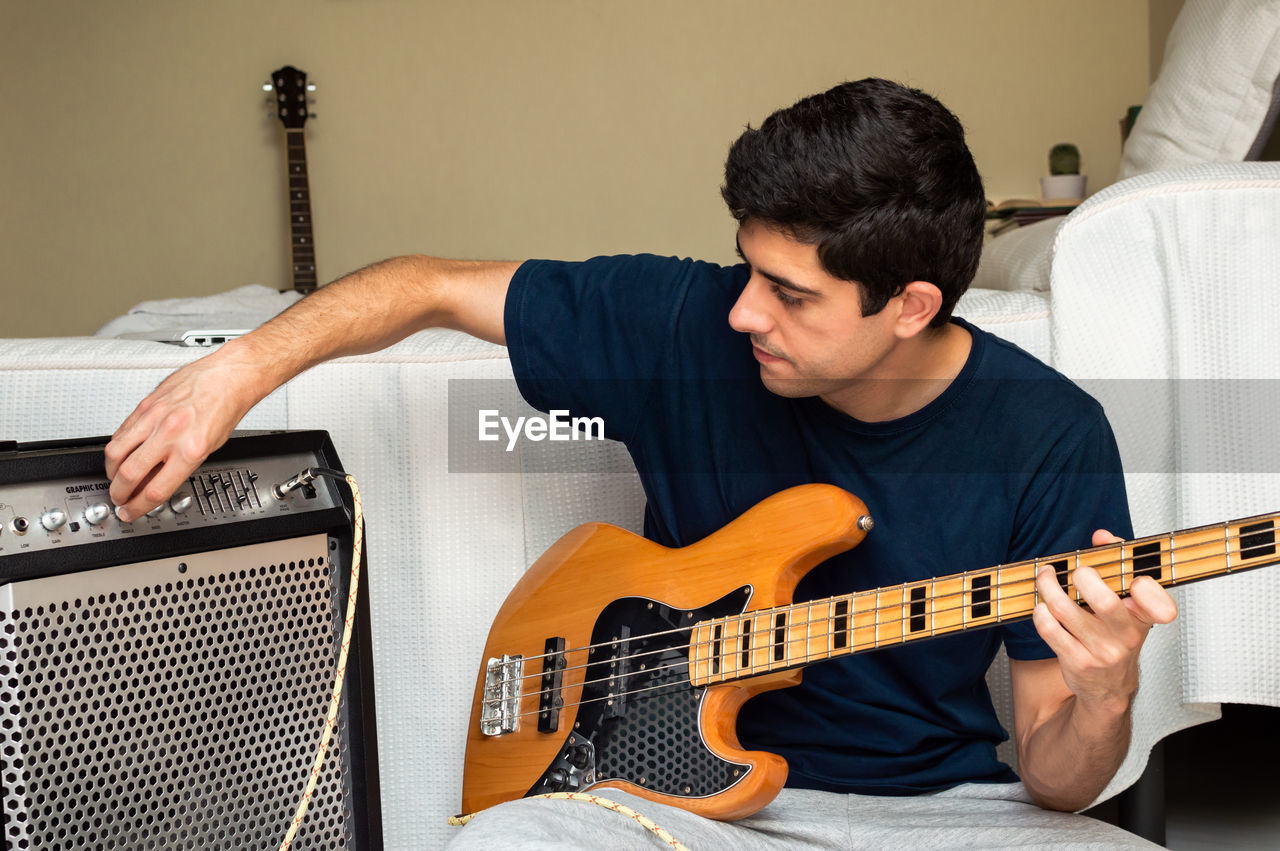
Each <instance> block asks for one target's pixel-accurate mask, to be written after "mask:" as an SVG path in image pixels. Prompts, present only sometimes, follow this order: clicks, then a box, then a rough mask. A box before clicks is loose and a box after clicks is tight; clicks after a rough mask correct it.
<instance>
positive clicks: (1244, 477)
mask: <svg viewBox="0 0 1280 851" xmlns="http://www.w3.org/2000/svg"><path fill="white" fill-rule="evenodd" d="M1033 227H1034V228H1035V229H1034V230H1033V229H1032V228H1027V229H1025V230H1027V231H1029V232H1028V233H1025V234H1023V235H1022V236H1021V238H1020V240H1019V241H1018V242H1014V243H1008V244H1003V245H1002V244H1000V241H1001V240H1004V239H1006V237H1004V236H1002V237H999V238H998V239H997V240H996V241H995V242H994V243H993V244H992V245H989V246H988V250H987V253H986V256H984V261H983V265H984V267H985V268H984V270H983V272H982V273H981V274H980V276H979V281H980V282H982V283H987V284H990V285H996V286H1027V287H1032V288H1034V289H1032V290H1029V291H1027V294H1034V295H1037V296H1042V297H1046V298H1047V299H1048V303H1049V308H1050V311H1049V317H1050V320H1049V322H1050V328H1051V356H1050V358H1049V361H1050V363H1051V364H1052V365H1053V366H1054V367H1055V368H1057V369H1058V370H1059V371H1061V372H1063V373H1065V374H1066V375H1067V376H1068V377H1070V378H1072V379H1074V380H1076V381H1077V382H1078V383H1079V384H1081V385H1082V386H1084V387H1085V389H1087V390H1088V391H1089V392H1091V393H1092V394H1093V395H1094V396H1096V397H1097V398H1099V399H1100V400H1101V401H1102V402H1103V404H1104V406H1105V407H1106V409H1107V413H1108V417H1109V418H1110V420H1111V423H1112V426H1113V428H1114V429H1115V432H1116V437H1117V440H1118V442H1119V444H1120V451H1121V457H1122V458H1123V460H1124V465H1125V470H1126V483H1127V485H1128V489H1129V503H1130V508H1131V510H1132V513H1133V522H1134V529H1135V531H1136V533H1137V534H1138V535H1148V534H1156V533H1159V532H1163V531H1168V530H1172V529H1181V528H1188V527H1192V526H1197V525H1202V524H1206V523H1214V522H1220V521H1223V520H1228V519H1235V518H1239V517H1246V516H1250V515H1253V514H1258V513H1262V512H1269V511H1276V510H1280V445H1278V444H1277V441H1276V439H1275V437H1276V434H1277V430H1276V425H1277V423H1278V422H1280V383H1278V382H1277V381H1276V379H1278V378H1280V163H1258V162H1254V163H1211V164H1203V165H1198V166H1191V167H1185V168H1181V169H1178V170H1174V171H1166V172H1153V173H1150V174H1145V175H1140V176H1138V177H1134V178H1130V179H1128V180H1124V181H1121V182H1120V183H1117V184H1115V185H1113V186H1110V187H1108V188H1107V189H1104V190H1103V191H1101V192H1099V193H1097V194H1096V195H1094V196H1093V197H1091V198H1090V199H1089V200H1088V201H1086V202H1085V203H1084V204H1082V205H1081V206H1080V207H1079V208H1077V209H1076V210H1075V211H1074V212H1073V213H1072V214H1071V215H1070V216H1068V217H1066V218H1065V219H1061V220H1056V221H1054V222H1045V223H1041V224H1039V225H1036V226H1033ZM1013 235H1016V232H1015V234H1013ZM1011 236H1012V235H1011ZM993 249H995V250H993ZM1002 277H1003V282H1002V281H1001V278H1002ZM1015 291H1016V290H1015ZM1173 593H1174V596H1175V598H1177V599H1178V601H1179V604H1180V606H1181V616H1180V617H1179V619H1178V621H1177V622H1176V623H1175V624H1174V625H1173V626H1169V627H1158V628H1156V629H1155V630H1154V631H1153V632H1152V633H1151V636H1150V637H1149V638H1148V641H1147V644H1146V646H1145V647H1144V648H1143V655H1142V660H1141V662H1142V680H1141V683H1142V684H1141V688H1140V691H1139V694H1138V700H1137V703H1136V705H1135V709H1134V732H1133V742H1132V745H1131V747H1130V750H1129V756H1128V759H1126V761H1125V763H1124V765H1123V766H1121V768H1120V770H1119V772H1118V773H1117V775H1116V777H1115V779H1114V780H1113V782H1112V783H1111V785H1110V786H1109V787H1108V789H1107V791H1106V792H1104V793H1103V796H1102V797H1104V798H1105V797H1109V796H1110V795H1112V794H1114V793H1116V792H1118V791H1120V790H1122V789H1124V788H1125V787H1127V786H1128V785H1130V784H1131V783H1133V782H1134V780H1136V779H1137V777H1138V776H1139V775H1140V774H1141V772H1142V769H1143V768H1144V766H1145V764H1146V760H1147V756H1148V754H1149V752H1150V749H1151V747H1152V746H1153V745H1154V744H1155V743H1156V742H1158V741H1159V740H1160V739H1161V738H1163V737H1165V736H1167V735H1168V734H1169V733H1172V732H1174V731H1175V730H1178V729H1181V728H1183V727H1186V726H1190V725H1193V724H1197V723H1201V722H1204V721H1209V720H1213V719H1214V718H1216V717H1218V715H1219V710H1218V704H1219V703H1226V702H1233V703H1256V704H1265V705H1272V706H1280V615H1277V606H1276V603H1277V602H1278V601H1280V569H1277V568H1271V569H1270V570H1263V571H1259V572H1254V573H1247V574H1242V575H1240V576H1233V577H1226V578H1221V579H1215V580H1213V581H1211V582H1207V583H1200V584H1196V585H1192V586H1187V587H1185V588H1182V589H1177V590H1175V591H1174V592H1173ZM1002 673H1003V672H1002V671H1001V669H999V668H998V667H997V668H995V669H993V675H998V674H1002ZM993 688H994V689H996V690H1000V689H1003V688H1005V686H1004V684H1003V683H997V684H996V685H994V686H993ZM1007 756H1011V754H1008V755H1007Z"/></svg>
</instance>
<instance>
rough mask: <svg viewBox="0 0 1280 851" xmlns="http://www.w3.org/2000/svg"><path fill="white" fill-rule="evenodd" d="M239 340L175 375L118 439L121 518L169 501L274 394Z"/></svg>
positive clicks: (116, 487)
mask: <svg viewBox="0 0 1280 851" xmlns="http://www.w3.org/2000/svg"><path fill="white" fill-rule="evenodd" d="M237 342H238V341H234V340H233V341H230V342H228V343H226V344H224V345H223V346H222V348H220V349H218V350H217V351H215V352H214V353H212V354H210V355H208V356H206V357H203V358H201V359H200V360H198V361H195V362H193V363H190V364H187V365H186V366H184V367H183V368H182V369H179V370H178V371H177V372H175V373H173V374H172V375H170V376H169V377H168V378H166V379H165V380H164V381H162V382H161V383H160V386H159V387H157V388H156V389H155V390H153V391H152V392H151V394H150V395H148V396H147V397H146V398H145V399H143V400H142V401H141V402H140V403H138V407H137V408H135V409H134V411H133V413H132V414H130V415H129V417H128V418H127V419H126V420H125V421H124V422H123V423H122V424H121V425H120V427H119V428H118V429H116V431H115V434H113V435H112V436H111V442H110V443H108V444H107V448H106V462H107V478H109V479H111V490H110V496H111V501H112V502H113V503H114V504H115V505H117V506H119V507H120V509H121V510H120V519H121V520H126V521H128V520H135V519H137V518H139V517H141V516H142V515H144V514H146V513H147V512H148V511H150V510H151V509H153V508H155V507H156V506H157V505H160V504H161V503H162V502H163V501H164V500H165V499H168V497H169V496H170V495H171V494H173V493H174V491H176V490H177V489H178V488H179V487H180V486H181V485H182V483H183V482H185V481H186V480H187V478H188V477H189V476H190V475H191V474H192V473H193V472H195V469H196V468H197V467H199V466H200V464H201V463H202V462H203V461H204V459H205V458H207V457H208V456H209V453H211V452H213V451H214V450H215V449H217V448H218V447H219V446H221V445H222V444H223V443H225V442H226V440H227V438H228V437H230V436H231V431H232V429H234V428H235V427H236V424H237V423H239V422H240V420H241V419H243V418H244V415H245V414H247V413H248V412H249V409H250V408H252V407H253V406H254V405H256V404H257V403H258V402H259V401H260V400H261V399H262V398H263V397H265V396H266V395H267V393H269V392H270V391H271V389H272V388H270V387H267V388H262V387H261V382H260V375H261V370H260V369H259V367H258V366H257V365H255V363H254V362H253V360H252V359H251V358H249V357H247V356H246V355H245V353H244V352H243V351H242V350H240V349H239V347H238V346H237V345H236V343H237Z"/></svg>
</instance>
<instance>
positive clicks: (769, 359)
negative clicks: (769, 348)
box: [751, 343, 786, 363]
mask: <svg viewBox="0 0 1280 851" xmlns="http://www.w3.org/2000/svg"><path fill="white" fill-rule="evenodd" d="M751 353H752V354H753V355H755V356H756V360H758V361H760V363H781V362H782V361H784V360H786V358H780V357H778V356H777V355H771V354H769V353H768V352H766V351H765V350H764V349H762V348H760V347H759V346H757V345H756V344H755V343H752V344H751Z"/></svg>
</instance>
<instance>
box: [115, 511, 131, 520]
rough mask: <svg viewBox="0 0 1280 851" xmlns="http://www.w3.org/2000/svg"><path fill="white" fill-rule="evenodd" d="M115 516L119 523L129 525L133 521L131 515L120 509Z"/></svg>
mask: <svg viewBox="0 0 1280 851" xmlns="http://www.w3.org/2000/svg"><path fill="white" fill-rule="evenodd" d="M116 516H117V517H119V518H120V522H121V523H130V522H132V521H133V515H132V514H130V513H129V512H128V511H125V510H124V509H123V508H121V509H120V510H119V511H117V512H116Z"/></svg>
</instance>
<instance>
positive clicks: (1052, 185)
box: [1040, 174, 1085, 201]
mask: <svg viewBox="0 0 1280 851" xmlns="http://www.w3.org/2000/svg"><path fill="white" fill-rule="evenodd" d="M1084 182H1085V175H1083V174H1051V175H1049V176H1048V177H1042V178H1040V197H1041V198H1042V199H1044V200H1046V201H1048V200H1050V199H1059V198H1060V199H1062V200H1063V201H1079V200H1081V199H1083V198H1084Z"/></svg>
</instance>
